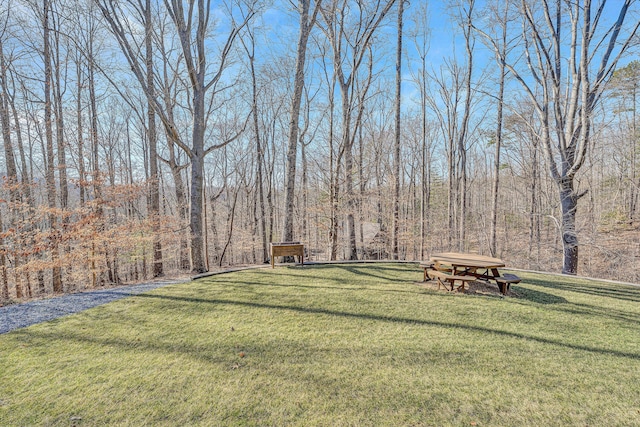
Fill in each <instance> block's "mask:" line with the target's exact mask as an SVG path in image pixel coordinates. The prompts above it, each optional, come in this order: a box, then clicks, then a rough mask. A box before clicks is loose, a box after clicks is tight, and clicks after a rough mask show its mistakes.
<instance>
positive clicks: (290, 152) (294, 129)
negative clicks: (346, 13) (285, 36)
mask: <svg viewBox="0 0 640 427" xmlns="http://www.w3.org/2000/svg"><path fill="white" fill-rule="evenodd" d="M309 3H310V0H300V9H301V10H300V34H299V36H298V48H297V53H296V71H295V78H294V82H293V96H292V98H291V118H290V119H289V142H288V149H287V183H286V188H285V202H284V207H285V214H284V225H283V229H282V241H284V242H290V241H293V238H294V237H293V236H294V235H293V208H294V206H293V204H294V197H295V184H296V158H297V151H298V123H299V119H300V103H301V100H302V89H303V87H304V66H305V61H306V56H307V41H308V40H309V34H310V33H311V28H312V27H313V25H314V23H315V20H316V16H317V13H318V10H319V7H320V0H317V2H316V7H315V10H314V12H313V15H312V17H311V19H309V7H310V6H309ZM285 258H288V257H285ZM291 258H292V257H291Z"/></svg>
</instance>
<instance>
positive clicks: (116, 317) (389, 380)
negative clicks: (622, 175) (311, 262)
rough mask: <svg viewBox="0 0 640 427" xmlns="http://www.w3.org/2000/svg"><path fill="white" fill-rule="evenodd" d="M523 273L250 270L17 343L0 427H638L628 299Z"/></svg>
mask: <svg viewBox="0 0 640 427" xmlns="http://www.w3.org/2000/svg"><path fill="white" fill-rule="evenodd" d="M518 274H519V275H520V276H521V277H523V279H524V280H523V282H522V283H521V284H519V285H517V286H514V287H513V289H514V290H515V291H516V292H517V293H518V294H519V295H520V298H499V297H491V296H474V295H461V294H452V293H446V292H443V291H440V292H436V291H431V290H427V289H424V288H422V287H420V286H418V285H416V283H415V281H417V280H420V279H421V277H422V271H421V270H420V269H419V268H418V267H417V266H415V265H411V264H374V265H371V264H348V265H325V266H308V267H304V268H299V267H292V268H276V269H275V270H272V269H260V270H251V271H244V272H238V273H232V274H225V275H220V276H214V277H211V278H208V279H202V280H198V281H195V282H192V283H187V284H180V285H174V286H169V287H165V288H162V289H159V290H156V291H154V292H152V293H148V294H144V295H140V296H136V297H132V298H128V299H125V300H121V301H118V302H115V303H111V304H108V305H105V306H101V307H98V308H95V309H91V310H88V311H85V312H83V313H80V314H77V315H73V316H69V317H66V318H62V319H58V320H56V321H52V322H48V323H44V324H40V325H36V326H33V327H30V328H26V329H21V330H16V331H13V332H11V333H8V334H5V335H1V336H0V425H2V426H14V425H15V426H23V425H65V426H68V425H79V426H84V425H87V426H89V425H104V424H116V425H131V426H140V425H154V426H155V425H166V426H177V425H204V426H215V425H256V426H266V425H269V426H280V425H300V426H313V425H321V426H338V425H341V426H347V425H351V426H369V425H371V426H374V425H375V426H384V425H388V426H398V425H403V426H416V425H426V426H432V425H437V426H448V425H452V426H469V425H477V426H543V425H570V426H587V425H588V426H597V425H598V426H599V425H607V426H615V425H619V426H624V425H628V426H637V425H640V392H639V390H640V386H639V384H640V289H637V288H633V287H627V286H622V285H614V284H608V283H601V282H597V281H589V280H580V279H572V278H567V277H557V276H545V275H538V274H524V273H522V274H521V273H518ZM241 356H244V357H241Z"/></svg>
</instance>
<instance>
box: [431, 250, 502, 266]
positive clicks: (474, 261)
mask: <svg viewBox="0 0 640 427" xmlns="http://www.w3.org/2000/svg"><path fill="white" fill-rule="evenodd" d="M429 260H430V261H431V262H439V263H441V264H447V265H452V266H453V265H460V266H465V267H475V268H500V267H504V266H505V264H504V261H502V260H501V259H499V258H492V257H490V256H486V255H478V254H466V253H460V252H444V253H437V254H432V255H431V257H430V258H429Z"/></svg>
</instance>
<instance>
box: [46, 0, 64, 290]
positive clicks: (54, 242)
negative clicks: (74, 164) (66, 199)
mask: <svg viewBox="0 0 640 427" xmlns="http://www.w3.org/2000/svg"><path fill="white" fill-rule="evenodd" d="M43 6H44V11H43V23H42V27H43V31H44V48H43V58H42V60H43V62H44V123H45V138H46V151H47V168H46V173H45V178H46V182H47V200H48V202H49V209H50V210H51V212H50V214H49V222H50V227H51V232H50V233H51V237H50V239H51V263H52V264H53V267H52V281H53V282H52V283H53V292H54V293H62V290H63V289H62V274H61V273H62V270H61V268H60V265H59V260H60V252H59V247H58V230H57V217H56V215H55V214H54V213H53V210H54V209H55V208H56V194H57V191H56V181H55V161H54V152H53V128H52V123H51V122H52V117H53V115H52V111H51V107H52V103H51V89H52V71H51V49H50V36H49V6H50V0H43Z"/></svg>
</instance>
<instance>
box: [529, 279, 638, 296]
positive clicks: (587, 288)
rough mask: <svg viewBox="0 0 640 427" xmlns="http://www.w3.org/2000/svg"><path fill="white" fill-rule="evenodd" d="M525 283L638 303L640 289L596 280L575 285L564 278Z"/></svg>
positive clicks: (572, 280)
mask: <svg viewBox="0 0 640 427" xmlns="http://www.w3.org/2000/svg"><path fill="white" fill-rule="evenodd" d="M526 282H527V283H530V284H532V285H536V286H541V287H543V288H550V289H556V290H562V291H567V292H576V293H581V294H587V295H594V296H599V297H607V298H615V299H619V300H624V301H632V302H640V288H634V287H632V286H628V285H621V284H620V285H618V284H612V283H604V282H598V281H597V280H593V281H592V283H577V282H576V281H574V279H571V278H566V279H565V278H564V277H561V278H559V280H557V281H548V280H541V279H535V278H527V279H526Z"/></svg>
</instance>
